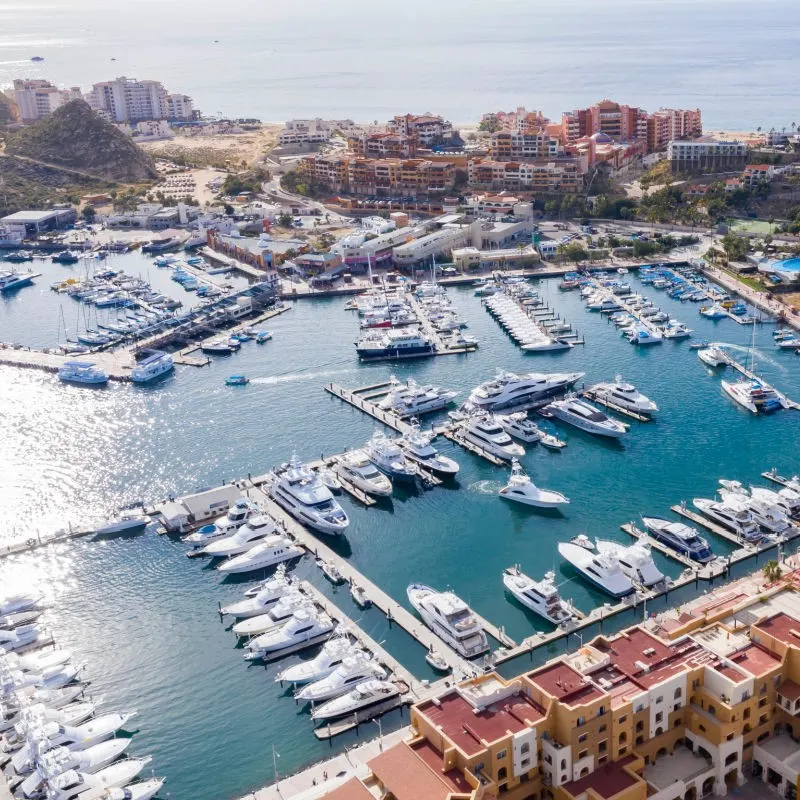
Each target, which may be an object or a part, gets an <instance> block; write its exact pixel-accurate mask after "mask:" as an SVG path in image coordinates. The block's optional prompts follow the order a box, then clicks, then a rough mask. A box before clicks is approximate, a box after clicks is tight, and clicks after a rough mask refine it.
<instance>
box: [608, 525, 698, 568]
mask: <svg viewBox="0 0 800 800" xmlns="http://www.w3.org/2000/svg"><path fill="white" fill-rule="evenodd" d="M619 527H620V529H621V530H623V531H624V532H625V533H627V534H628V535H629V536H632V537H633V538H634V539H636V540H638V541H641V542H645V543H646V544H647V545H648V546H649V547H652V548H653V550H658V552H659V553H662V554H663V555H665V556H666V557H667V558H671V559H673V560H674V561H677V562H679V563H680V564H683V566H684V567H688V568H689V569H695V568H696V567H697V568H699V567H700V564H698V563H697V562H696V561H692V559H691V558H689V557H688V556H684V555H682V554H681V553H679V552H678V551H677V550H673V549H672V548H671V547H667V546H666V545H665V544H662V543H661V542H659V541H658V539H654V538H653V537H652V536H650V535H648V533H647V531H642V530H639V528H637V527H636V526H635V525H634V524H633V523H632V522H626V523H625V524H623V525H620V526H619Z"/></svg>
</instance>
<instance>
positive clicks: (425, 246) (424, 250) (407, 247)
mask: <svg viewBox="0 0 800 800" xmlns="http://www.w3.org/2000/svg"><path fill="white" fill-rule="evenodd" d="M480 242H481V223H480V222H479V221H477V220H476V221H475V222H472V223H470V224H461V223H457V222H453V223H448V224H445V225H443V226H442V227H441V228H439V229H438V230H435V231H433V232H431V233H427V234H425V235H423V236H419V237H418V238H415V239H412V240H411V241H409V242H407V243H405V244H401V245H398V246H397V247H395V248H394V249H393V251H392V260H393V261H394V263H395V264H396V265H397V266H398V267H411V266H416V265H418V264H426V263H427V264H429V263H430V261H431V259H432V258H436V257H438V256H449V255H450V254H451V252H452V251H453V249H457V248H459V247H465V246H469V245H473V246H475V245H477V244H480Z"/></svg>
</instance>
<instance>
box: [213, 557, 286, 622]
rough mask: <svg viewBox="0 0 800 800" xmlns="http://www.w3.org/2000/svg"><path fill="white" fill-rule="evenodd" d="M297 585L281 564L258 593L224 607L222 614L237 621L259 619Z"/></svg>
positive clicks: (259, 588)
mask: <svg viewBox="0 0 800 800" xmlns="http://www.w3.org/2000/svg"><path fill="white" fill-rule="evenodd" d="M294 585H295V579H294V578H289V577H287V576H286V565H285V564H280V565H279V566H278V569H277V570H276V571H275V574H274V575H273V576H272V577H271V578H269V580H266V581H264V583H263V584H261V586H259V587H258V591H257V592H256V593H255V594H253V595H252V596H250V597H246V598H245V599H244V600H239V601H238V602H236V603H231V604H230V605H227V606H222V608H221V609H220V614H227V615H229V616H231V617H235V618H236V619H246V618H247V617H257V616H258V615H259V614H263V613H264V612H265V611H266V610H267V609H268V608H269V607H270V606H271V605H272V604H273V603H276V602H277V601H278V600H280V599H281V597H283V596H284V595H285V594H286V593H287V592H289V591H290V590H291V589H292V588H293V587H294Z"/></svg>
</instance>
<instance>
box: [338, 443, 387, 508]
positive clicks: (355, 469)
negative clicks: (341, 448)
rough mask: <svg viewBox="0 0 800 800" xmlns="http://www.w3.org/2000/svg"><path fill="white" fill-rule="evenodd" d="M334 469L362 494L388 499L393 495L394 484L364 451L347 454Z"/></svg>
mask: <svg viewBox="0 0 800 800" xmlns="http://www.w3.org/2000/svg"><path fill="white" fill-rule="evenodd" d="M334 469H335V470H336V474H337V475H338V476H339V477H340V478H341V479H342V480H345V481H348V482H349V483H352V484H353V486H355V487H356V488H358V489H361V491H362V492H366V493H367V494H370V495H373V496H375V497H388V496H389V495H391V493H392V482H391V481H390V480H389V478H387V477H386V475H384V474H383V473H382V472H381V471H380V470H379V469H378V468H377V467H376V466H375V465H374V464H373V463H372V462H371V461H370V460H369V458H368V456H367V454H366V453H365V452H364V451H363V450H353V451H352V452H350V453H345V454H344V455H343V456H342V457H341V458H340V459H339V461H338V462H337V463H336V466H335V467H334Z"/></svg>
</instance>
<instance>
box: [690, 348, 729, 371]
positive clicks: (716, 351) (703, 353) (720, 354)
mask: <svg viewBox="0 0 800 800" xmlns="http://www.w3.org/2000/svg"><path fill="white" fill-rule="evenodd" d="M697 357H698V358H699V359H700V360H701V361H702V362H703V363H704V364H707V365H708V366H709V367H724V366H726V365H727V364H729V363H730V359H729V358H728V354H727V353H726V352H725V351H724V350H723V349H722V348H721V347H717V346H716V345H711V346H710V347H703V348H702V349H700V350H698V351H697Z"/></svg>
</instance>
